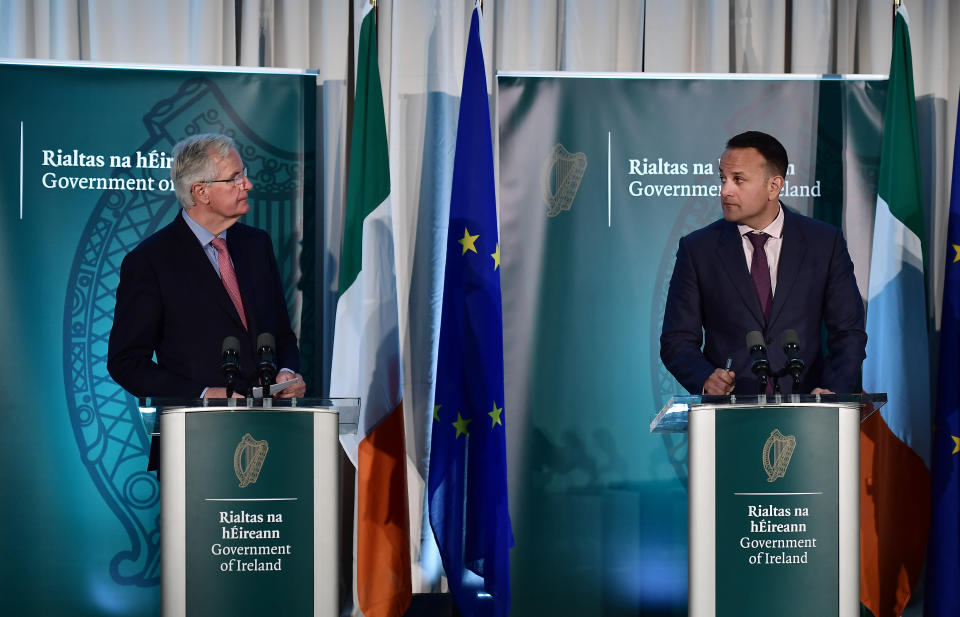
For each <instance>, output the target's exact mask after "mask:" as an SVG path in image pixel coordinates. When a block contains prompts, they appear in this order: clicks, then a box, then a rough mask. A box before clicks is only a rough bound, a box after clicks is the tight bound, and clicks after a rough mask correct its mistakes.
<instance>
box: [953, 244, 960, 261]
mask: <svg viewBox="0 0 960 617" xmlns="http://www.w3.org/2000/svg"><path fill="white" fill-rule="evenodd" d="M953 250H955V251H956V252H957V254H956V255H955V256H954V258H953V263H957V262H958V261H960V244H954V245H953Z"/></svg>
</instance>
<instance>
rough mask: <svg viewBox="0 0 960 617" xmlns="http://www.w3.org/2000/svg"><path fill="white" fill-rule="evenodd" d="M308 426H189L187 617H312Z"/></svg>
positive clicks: (295, 415)
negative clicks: (300, 616) (209, 616)
mask: <svg viewBox="0 0 960 617" xmlns="http://www.w3.org/2000/svg"><path fill="white" fill-rule="evenodd" d="M312 425H313V414H311V413H302V412H289V411H287V412H267V411H262V412H247V413H242V414H241V413H204V414H189V415H188V416H187V417H186V426H185V430H186V444H185V445H186V459H187V460H188V461H189V462H190V465H189V466H190V473H189V474H188V475H187V477H186V503H185V506H186V523H187V534H186V558H187V561H186V566H187V568H186V576H187V580H188V581H190V586H189V587H188V590H187V598H186V599H187V607H188V610H187V614H188V615H193V614H196V615H216V614H223V615H275V614H280V613H284V614H289V615H310V614H312V613H313V558H314V555H313V553H314V546H313V465H312V464H310V463H311V461H312V459H313V430H312V428H313V427H312ZM164 480H166V478H164ZM328 557H330V558H331V559H336V557H337V556H336V555H330V556H328ZM238 583H240V584H238ZM278 603H279V604H282V607H280V606H278Z"/></svg>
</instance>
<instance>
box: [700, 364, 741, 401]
mask: <svg viewBox="0 0 960 617" xmlns="http://www.w3.org/2000/svg"><path fill="white" fill-rule="evenodd" d="M735 377H736V375H735V374H734V372H733V371H728V370H727V369H724V368H718V369H715V370H714V371H713V372H712V373H710V376H709V377H707V380H706V381H705V382H703V393H704V394H719V395H725V394H730V393H731V392H733V386H734V384H735V383H736V381H735Z"/></svg>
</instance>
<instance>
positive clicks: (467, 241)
mask: <svg viewBox="0 0 960 617" xmlns="http://www.w3.org/2000/svg"><path fill="white" fill-rule="evenodd" d="M479 237H480V234H477V235H475V236H471V235H470V232H469V231H468V230H467V228H466V227H464V228H463V237H462V238H460V239H459V240H457V242H459V243H460V245H461V246H462V247H463V252H462V253H460V254H461V255H466V254H467V251H473V252H474V253H476V252H477V247H476V246H474V245H473V243H474V242H476V241H477V238H479Z"/></svg>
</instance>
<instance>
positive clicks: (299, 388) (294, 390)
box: [275, 369, 307, 398]
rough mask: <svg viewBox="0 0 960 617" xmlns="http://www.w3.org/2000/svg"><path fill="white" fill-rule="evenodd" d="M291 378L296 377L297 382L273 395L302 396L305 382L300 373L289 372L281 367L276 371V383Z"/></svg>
mask: <svg viewBox="0 0 960 617" xmlns="http://www.w3.org/2000/svg"><path fill="white" fill-rule="evenodd" d="M291 379H296V380H297V383H295V384H291V385H289V386H287V387H286V388H284V389H283V390H280V391H279V392H277V394H276V395H275V396H276V397H277V398H293V397H297V398H302V397H303V396H304V395H305V394H306V393H307V384H306V383H305V382H304V381H303V375H301V374H300V373H291V372H290V371H288V370H287V369H283V370H282V371H280V372H279V373H277V383H283V382H285V381H290V380H291Z"/></svg>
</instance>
